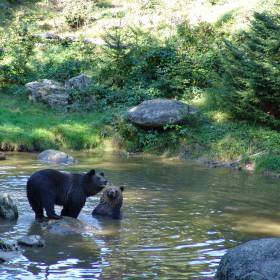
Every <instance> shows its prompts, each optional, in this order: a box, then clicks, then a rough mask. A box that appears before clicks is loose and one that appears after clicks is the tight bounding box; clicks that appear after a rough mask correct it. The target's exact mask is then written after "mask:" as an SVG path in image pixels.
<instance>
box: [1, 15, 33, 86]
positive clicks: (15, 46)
mask: <svg viewBox="0 0 280 280" xmlns="http://www.w3.org/2000/svg"><path fill="white" fill-rule="evenodd" d="M29 24H30V21H29V20H28V19H18V20H17V21H16V22H15V23H14V25H12V26H11V27H10V29H9V30H8V31H7V32H5V33H3V34H2V35H3V37H2V46H3V48H2V50H1V58H2V59H1V60H2V62H1V64H0V85H3V84H5V83H19V84H22V83H24V82H25V78H26V76H27V75H28V73H29V72H30V69H29V66H28V62H29V60H30V57H31V56H32V55H33V51H34V45H35V41H36V40H35V38H34V37H33V36H32V34H31V32H30V29H29Z"/></svg>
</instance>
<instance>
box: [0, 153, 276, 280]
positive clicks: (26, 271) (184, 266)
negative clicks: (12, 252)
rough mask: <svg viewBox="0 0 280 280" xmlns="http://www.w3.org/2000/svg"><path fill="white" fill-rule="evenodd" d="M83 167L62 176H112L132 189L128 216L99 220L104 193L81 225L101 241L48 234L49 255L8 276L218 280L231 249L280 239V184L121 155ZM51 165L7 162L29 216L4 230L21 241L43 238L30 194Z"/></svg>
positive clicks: (8, 186) (82, 161) (5, 170)
mask: <svg viewBox="0 0 280 280" xmlns="http://www.w3.org/2000/svg"><path fill="white" fill-rule="evenodd" d="M75 156H76V158H77V159H78V160H79V163H78V164H75V165H72V166H53V167H54V168H57V169H59V170H68V171H87V170H89V169H91V168H95V169H96V170H98V171H104V172H105V175H106V177H107V178H108V179H109V180H110V181H111V182H113V183H114V184H116V185H125V192H124V206H123V213H124V218H123V219H122V220H121V221H113V220H110V219H95V218H93V217H91V215H90V213H91V211H92V209H93V207H94V206H95V205H96V204H97V203H98V200H99V196H96V197H92V198H89V199H88V201H87V203H86V206H85V207H84V209H83V210H82V212H81V214H80V216H79V219H80V220H82V221H84V222H87V223H89V224H91V225H93V226H94V227H95V228H97V229H98V232H97V234H96V235H86V234H85V235H84V236H68V237H59V236H52V235H50V236H48V239H47V246H46V247H45V248H43V249H25V250H24V252H23V256H22V257H20V258H18V259H16V260H14V261H12V262H9V263H5V264H2V265H1V266H0V279H201V280H202V279H203V280H206V279H207V280H208V279H213V276H214V274H215V270H216V268H217V266H218V263H219V261H220V259H221V257H222V256H223V255H224V254H225V252H226V251H227V249H228V248H231V247H234V246H236V245H237V244H239V243H241V242H244V241H247V240H250V239H254V238H260V237H267V236H279V235H280V222H279V221H280V219H279V201H280V192H279V179H278V180H277V179H273V178H269V177H262V176H253V175H247V174H244V173H240V172H236V171H231V170H226V169H208V168H206V167H204V166H199V165H195V164H193V163H191V162H184V161H180V160H174V159H173V160H172V159H163V158H158V157H133V158H120V157H119V156H116V155H112V154H106V155H103V156H100V155H97V154H94V153H85V152H81V153H76V154H75ZM45 167H49V166H47V165H44V164H41V163H39V162H38V161H37V160H36V154H9V155H8V160H6V161H2V162H0V192H8V193H10V194H11V195H12V197H13V198H15V199H16V200H17V204H18V208H19V214H20V218H19V220H18V221H17V222H16V223H13V224H10V223H3V222H2V224H1V225H0V234H1V237H3V238H6V239H8V240H16V239H17V238H19V237H21V236H23V235H24V234H26V233H32V234H34V233H40V229H39V228H38V226H37V225H36V224H34V214H33V212H32V210H31V208H30V206H29V204H28V201H27V198H26V194H25V184H26V181H27V179H28V177H29V176H30V175H31V174H32V173H33V172H35V171H36V170H39V169H42V168H45Z"/></svg>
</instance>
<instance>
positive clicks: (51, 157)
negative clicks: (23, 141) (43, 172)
mask: <svg viewBox="0 0 280 280" xmlns="http://www.w3.org/2000/svg"><path fill="white" fill-rule="evenodd" d="M38 160H40V161H43V162H47V163H58V164H72V163H74V162H75V159H74V158H73V157H71V156H70V155H68V154H66V153H64V152H61V151H57V150H45V151H43V152H42V153H40V154H39V155H38Z"/></svg>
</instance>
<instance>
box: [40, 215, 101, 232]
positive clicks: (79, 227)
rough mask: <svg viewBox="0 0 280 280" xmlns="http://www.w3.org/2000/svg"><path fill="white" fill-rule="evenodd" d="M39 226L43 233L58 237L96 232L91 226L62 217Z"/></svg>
mask: <svg viewBox="0 0 280 280" xmlns="http://www.w3.org/2000/svg"><path fill="white" fill-rule="evenodd" d="M40 225H41V227H42V230H43V232H44V233H47V234H49V233H51V234H53V235H60V236H68V235H83V234H94V232H96V230H95V229H94V228H93V227H92V226H91V225H88V224H86V223H84V222H82V221H80V220H78V219H74V218H71V217H63V218H62V219H59V220H48V221H46V222H43V223H41V224H40Z"/></svg>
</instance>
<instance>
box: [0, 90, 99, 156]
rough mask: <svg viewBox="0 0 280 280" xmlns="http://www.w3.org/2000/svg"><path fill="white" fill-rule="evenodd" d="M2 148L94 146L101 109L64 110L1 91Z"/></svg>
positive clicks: (26, 149)
mask: <svg viewBox="0 0 280 280" xmlns="http://www.w3.org/2000/svg"><path fill="white" fill-rule="evenodd" d="M0 98H1V110H0V149H1V150H9V151H41V150H43V149H48V148H64V149H75V150H81V149H94V148H96V147H97V146H99V145H101V144H102V139H101V137H100V136H99V133H100V129H101V128H102V124H101V115H102V114H101V113H96V112H89V113H79V114H78V113H61V112H57V111H53V110H50V109H49V108H48V107H45V106H44V105H37V104H33V103H31V102H29V101H27V96H25V95H24V96H17V95H10V94H9V95H6V94H3V93H0Z"/></svg>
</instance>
